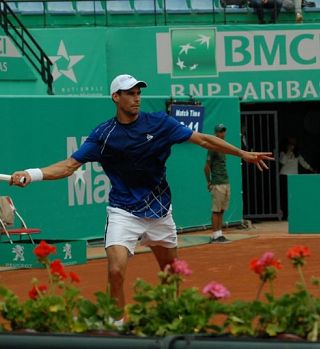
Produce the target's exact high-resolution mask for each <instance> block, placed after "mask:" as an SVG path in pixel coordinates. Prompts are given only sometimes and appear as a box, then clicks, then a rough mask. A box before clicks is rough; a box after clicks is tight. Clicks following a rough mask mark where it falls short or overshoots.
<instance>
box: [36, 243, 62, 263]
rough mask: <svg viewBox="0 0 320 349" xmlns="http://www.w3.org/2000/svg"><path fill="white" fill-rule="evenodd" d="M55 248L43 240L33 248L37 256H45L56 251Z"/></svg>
mask: <svg viewBox="0 0 320 349" xmlns="http://www.w3.org/2000/svg"><path fill="white" fill-rule="evenodd" d="M56 251H57V248H56V247H55V246H52V245H49V244H48V243H46V242H45V241H43V240H42V241H41V242H40V244H39V245H38V246H37V247H35V249H34V250H33V252H34V254H35V255H36V256H37V257H38V258H40V259H41V258H46V257H48V256H49V255H50V254H52V253H56Z"/></svg>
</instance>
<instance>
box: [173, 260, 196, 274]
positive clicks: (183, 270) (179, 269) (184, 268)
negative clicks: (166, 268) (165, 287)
mask: <svg viewBox="0 0 320 349" xmlns="http://www.w3.org/2000/svg"><path fill="white" fill-rule="evenodd" d="M171 269H172V271H173V272H174V273H175V274H181V275H185V276H187V275H190V274H192V270H191V269H189V267H188V264H187V262H186V261H183V260H181V259H177V258H175V259H174V260H173V263H172V264H171Z"/></svg>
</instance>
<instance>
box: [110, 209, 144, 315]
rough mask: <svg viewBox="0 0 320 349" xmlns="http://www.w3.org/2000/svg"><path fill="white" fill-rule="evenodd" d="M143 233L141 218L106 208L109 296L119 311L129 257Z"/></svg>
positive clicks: (123, 298) (122, 300)
mask: <svg viewBox="0 0 320 349" xmlns="http://www.w3.org/2000/svg"><path fill="white" fill-rule="evenodd" d="M143 231H144V225H143V222H142V220H141V218H138V217H135V216H133V215H132V214H131V213H128V212H126V211H124V210H122V209H119V208H113V207H108V219H107V226H106V236H105V248H106V253H107V257H108V283H109V287H110V295H111V297H113V298H114V299H115V301H116V302H117V305H118V307H119V308H120V309H123V308H124V306H125V296H124V280H125V275H126V270H127V265H128V260H129V256H130V255H131V256H132V255H133V254H134V250H135V247H136V244H137V241H138V239H139V237H140V236H141V234H142V233H143Z"/></svg>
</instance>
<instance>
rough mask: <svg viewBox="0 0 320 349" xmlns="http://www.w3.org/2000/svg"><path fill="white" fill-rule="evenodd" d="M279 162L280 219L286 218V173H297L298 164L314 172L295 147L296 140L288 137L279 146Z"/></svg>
mask: <svg viewBox="0 0 320 349" xmlns="http://www.w3.org/2000/svg"><path fill="white" fill-rule="evenodd" d="M281 148H282V150H281V151H280V157H279V162H280V165H281V168H280V206H281V210H282V219H283V220H287V219H288V175H291V174H298V173H299V171H298V166H299V165H300V166H302V167H303V168H304V169H306V170H308V171H310V172H312V173H314V172H315V170H314V169H313V168H312V167H311V166H310V165H309V164H308V163H307V161H306V160H305V159H304V158H303V156H302V155H301V154H299V151H298V147H297V140H296V139H295V138H294V137H289V138H288V139H286V140H285V142H284V145H283V146H282V147H281Z"/></svg>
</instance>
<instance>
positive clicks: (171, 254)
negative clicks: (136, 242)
mask: <svg viewBox="0 0 320 349" xmlns="http://www.w3.org/2000/svg"><path fill="white" fill-rule="evenodd" d="M150 248H151V250H152V252H153V254H154V255H155V257H156V260H157V262H158V264H159V267H160V269H161V270H164V268H165V267H166V265H168V264H171V263H172V262H173V261H174V259H175V258H177V257H178V252H177V248H176V247H173V248H167V247H163V246H150Z"/></svg>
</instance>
